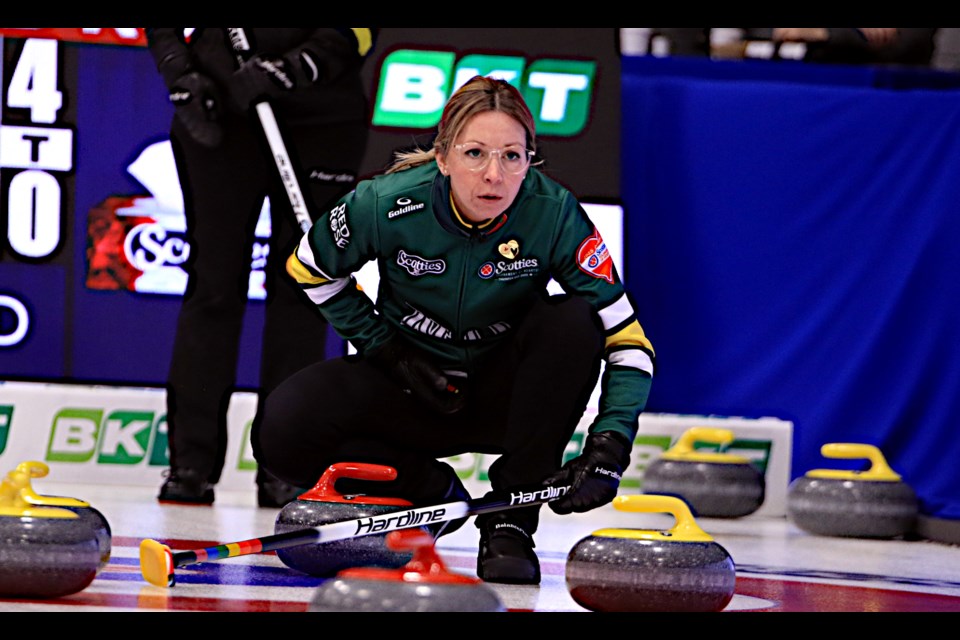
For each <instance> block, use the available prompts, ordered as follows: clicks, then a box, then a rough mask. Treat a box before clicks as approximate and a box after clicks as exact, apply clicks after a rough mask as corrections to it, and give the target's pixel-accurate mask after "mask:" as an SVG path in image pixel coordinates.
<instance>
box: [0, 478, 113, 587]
mask: <svg viewBox="0 0 960 640" xmlns="http://www.w3.org/2000/svg"><path fill="white" fill-rule="evenodd" d="M13 475H14V474H13V473H11V474H10V475H8V476H7V477H6V478H4V479H3V480H2V481H0V597H4V598H41V599H47V598H59V597H61V596H67V595H71V594H74V593H77V592H79V591H82V590H83V589H85V588H87V587H88V586H89V585H90V583H91V582H93V580H94V578H96V576H97V571H98V569H99V563H100V544H99V542H98V540H97V538H96V535H95V533H94V531H93V530H92V529H91V528H90V526H89V524H88V523H87V522H85V521H84V520H83V519H82V518H81V517H80V516H79V515H78V514H77V513H75V512H73V511H70V510H68V509H62V508H59V507H42V506H41V507H33V506H30V505H27V504H25V503H24V502H23V500H22V498H21V496H20V495H19V494H20V488H21V487H20V486H19V485H18V483H17V480H19V479H18V478H11V476H13Z"/></svg>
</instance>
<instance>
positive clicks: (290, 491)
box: [257, 467, 306, 509]
mask: <svg viewBox="0 0 960 640" xmlns="http://www.w3.org/2000/svg"><path fill="white" fill-rule="evenodd" d="M305 491H306V489H301V488H300V487H295V486H293V485H292V484H287V483H286V482H284V481H283V480H281V479H280V478H278V477H277V476H275V475H273V474H272V473H270V472H269V471H267V470H266V469H264V468H262V467H259V468H258V469H257V504H258V505H259V506H261V507H264V508H267V509H280V508H282V507H283V506H285V505H286V504H287V503H288V502H292V501H294V500H296V499H297V497H299V496H300V494H301V493H303V492H305Z"/></svg>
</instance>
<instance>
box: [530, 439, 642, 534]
mask: <svg viewBox="0 0 960 640" xmlns="http://www.w3.org/2000/svg"><path fill="white" fill-rule="evenodd" d="M630 449H631V446H630V443H629V442H628V441H627V438H626V437H625V436H622V435H620V434H619V433H615V432H613V431H601V432H598V433H591V434H589V435H588V436H587V441H586V444H585V445H584V447H583V451H582V452H581V453H580V455H579V456H577V457H576V458H574V459H573V460H570V461H569V462H568V463H567V464H565V465H563V468H561V469H560V470H559V471H557V472H556V473H554V474H553V475H552V476H550V477H549V478H547V479H546V480H545V481H544V483H543V484H545V485H550V486H557V485H570V491H569V492H568V493H567V495H565V496H563V497H561V498H557V499H556V500H553V501H552V502H549V503H548V504H549V505H550V508H551V509H553V511H554V512H555V513H559V514H561V515H564V514H567V513H570V512H572V511H575V512H577V513H583V512H585V511H590V510H591V509H596V508H597V507H602V506H603V505H605V504H607V503H608V502H611V501H612V500H613V499H614V498H615V497H616V496H617V488H618V487H619V486H620V478H621V475H622V474H623V470H624V469H626V467H627V465H628V464H630Z"/></svg>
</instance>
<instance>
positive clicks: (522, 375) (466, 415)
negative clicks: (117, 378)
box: [253, 296, 603, 534]
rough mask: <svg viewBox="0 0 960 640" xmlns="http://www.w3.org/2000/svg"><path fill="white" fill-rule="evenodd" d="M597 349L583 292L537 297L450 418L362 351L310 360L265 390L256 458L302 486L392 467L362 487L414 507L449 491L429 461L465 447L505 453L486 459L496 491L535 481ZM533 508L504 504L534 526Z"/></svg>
mask: <svg viewBox="0 0 960 640" xmlns="http://www.w3.org/2000/svg"><path fill="white" fill-rule="evenodd" d="M602 347H603V337H602V331H601V330H600V328H599V326H598V324H596V321H595V316H594V315H593V312H592V311H591V309H590V308H589V306H588V305H587V304H586V303H585V302H583V301H582V300H580V299H578V298H568V297H566V296H553V297H551V298H550V299H549V302H538V303H537V304H536V305H535V306H534V308H533V310H532V311H531V313H530V314H529V315H528V316H527V318H526V319H525V320H524V322H523V323H522V324H521V326H520V327H519V329H518V331H517V333H516V335H515V337H514V339H513V340H512V341H510V342H509V343H507V344H505V345H504V346H503V347H501V348H500V349H499V350H498V351H497V352H495V353H493V354H492V355H491V357H488V358H486V359H485V361H484V362H483V363H482V364H481V365H480V366H479V367H478V368H477V370H476V371H474V372H472V373H471V375H470V379H469V383H468V384H467V385H466V392H467V393H468V394H469V395H468V402H467V405H466V407H465V408H464V409H463V410H462V411H460V412H459V413H457V414H455V415H453V416H446V415H441V414H438V413H435V412H432V411H431V410H430V409H428V408H425V407H424V406H423V405H421V404H420V403H419V402H418V401H417V400H415V399H414V398H413V397H411V396H410V395H408V394H406V393H404V392H403V390H401V389H400V387H398V386H397V385H396V384H395V383H393V382H391V381H390V380H389V379H387V378H386V377H385V376H384V375H383V374H382V373H381V372H380V371H379V370H377V369H376V368H374V367H373V365H371V364H370V363H369V362H367V361H364V360H362V359H358V358H355V357H347V358H337V359H331V360H327V361H325V362H320V363H316V364H313V365H311V366H309V367H307V368H306V369H303V370H301V371H300V372H298V373H297V374H295V375H294V376H293V377H291V378H290V379H289V380H287V381H286V382H285V383H283V384H282V385H280V386H279V387H277V388H276V389H275V390H274V391H273V393H272V394H270V395H269V396H268V397H267V399H266V407H265V410H264V411H263V412H262V414H261V415H260V418H261V420H262V422H260V423H259V424H255V425H254V436H253V442H254V451H255V453H256V455H257V459H258V460H259V462H260V464H261V465H263V466H265V467H267V468H268V469H270V471H271V472H273V473H275V474H276V475H277V476H279V477H280V478H282V479H284V480H285V481H287V482H290V483H293V484H300V485H303V484H310V485H312V484H314V483H315V482H316V481H317V479H319V477H320V476H321V475H322V473H323V471H324V470H325V469H326V468H327V467H328V466H329V465H331V464H334V463H336V462H367V463H375V464H385V465H389V466H393V467H394V468H396V470H397V479H396V480H394V481H391V482H374V481H368V482H367V485H369V487H368V490H366V491H364V493H367V494H370V495H382V496H386V495H389V496H399V497H403V498H406V499H408V500H410V501H411V502H412V503H413V504H415V505H426V504H431V503H436V502H438V501H440V500H441V499H443V498H444V497H445V496H444V495H443V491H444V489H445V488H446V486H447V482H445V481H444V476H443V474H442V473H440V472H438V471H437V470H436V469H437V467H436V459H437V458H443V457H448V456H452V455H457V454H462V453H467V452H476V453H488V454H500V457H499V458H498V459H497V460H496V461H494V463H493V464H492V465H491V466H490V469H489V477H490V483H491V487H492V489H493V490H494V491H503V490H509V489H511V488H514V487H519V486H529V485H533V484H536V483H539V482H540V481H541V480H543V479H544V478H545V477H546V476H548V475H549V474H551V473H552V472H554V471H556V470H557V469H559V468H560V465H561V463H562V459H563V452H564V449H565V448H566V445H567V444H568V443H569V441H570V438H571V436H572V435H573V432H574V430H575V429H576V427H577V424H578V422H579V420H580V418H581V417H582V415H583V412H584V410H585V408H586V404H587V402H588V400H589V397H590V394H591V392H592V391H593V389H594V387H595V386H596V382H597V379H598V375H599V370H600V355H601V352H602ZM338 489H339V486H338ZM539 509H540V508H539V506H538V507H532V508H529V509H527V508H523V509H512V510H510V514H512V515H513V516H515V517H517V518H518V519H519V521H520V522H519V524H520V525H521V526H522V527H523V529H524V530H526V531H527V532H528V533H529V534H533V533H534V532H535V531H536V529H537V525H538V522H539ZM482 519H483V516H480V517H478V521H477V526H482V525H481V521H482Z"/></svg>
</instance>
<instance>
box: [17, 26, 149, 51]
mask: <svg viewBox="0 0 960 640" xmlns="http://www.w3.org/2000/svg"><path fill="white" fill-rule="evenodd" d="M0 36H7V37H10V38H48V39H53V40H65V41H67V42H89V43H91V44H120V45H128V46H134V47H145V46H146V45H147V37H146V36H145V35H144V33H143V29H141V28H137V27H128V28H99V27H97V28H92V27H88V28H85V29H80V28H57V27H44V28H39V29H11V28H6V27H4V28H0Z"/></svg>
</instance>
